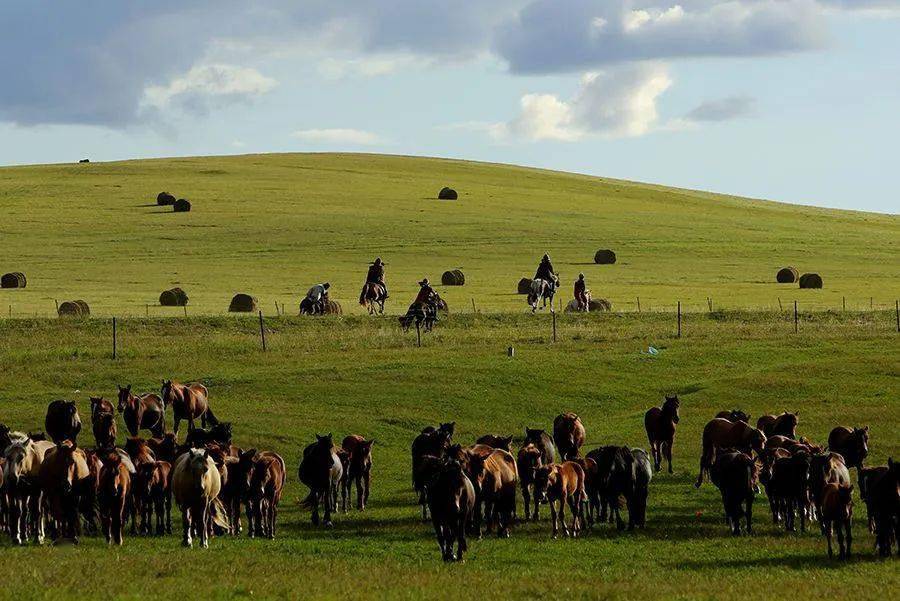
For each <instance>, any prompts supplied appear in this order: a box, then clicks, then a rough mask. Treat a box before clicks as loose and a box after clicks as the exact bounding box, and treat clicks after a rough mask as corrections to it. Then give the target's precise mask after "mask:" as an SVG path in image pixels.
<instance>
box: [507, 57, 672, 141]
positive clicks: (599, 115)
mask: <svg viewBox="0 0 900 601" xmlns="http://www.w3.org/2000/svg"><path fill="white" fill-rule="evenodd" d="M671 85H672V79H671V78H670V77H669V73H668V70H667V69H666V68H665V66H664V65H660V64H655V63H649V64H638V65H634V66H630V67H624V68H620V69H615V70H610V71H605V72H600V73H589V74H587V75H585V76H584V77H583V78H582V81H581V86H580V88H579V89H578V91H577V92H576V93H575V95H574V96H573V98H572V99H571V100H568V101H565V100H560V99H559V98H558V97H557V96H555V95H553V94H528V95H526V96H524V97H523V98H522V100H521V111H520V113H519V115H518V116H516V117H515V118H514V119H512V120H511V121H509V122H507V123H503V124H497V125H495V126H494V127H493V128H492V130H491V133H492V135H494V137H495V138H499V139H505V138H524V139H528V140H535V141H536V140H559V141H566V142H570V141H575V140H580V139H582V138H585V137H590V136H601V137H608V138H622V137H636V136H641V135H644V134H646V133H649V132H650V131H652V130H653V128H654V127H655V126H656V124H657V121H658V119H659V115H658V112H657V107H656V102H657V99H658V98H659V96H660V95H661V94H662V93H663V92H665V91H666V90H667V89H668V88H669V87H670V86H671Z"/></svg>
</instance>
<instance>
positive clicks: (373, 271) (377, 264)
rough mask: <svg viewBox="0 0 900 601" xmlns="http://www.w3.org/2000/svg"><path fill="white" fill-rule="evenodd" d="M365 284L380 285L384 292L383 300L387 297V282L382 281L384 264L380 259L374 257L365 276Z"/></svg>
mask: <svg viewBox="0 0 900 601" xmlns="http://www.w3.org/2000/svg"><path fill="white" fill-rule="evenodd" d="M366 284H380V285H381V288H382V289H383V290H384V298H387V297H388V287H387V282H385V281H384V263H382V262H381V257H376V258H375V261H374V262H372V264H371V265H369V272H368V273H367V274H366Z"/></svg>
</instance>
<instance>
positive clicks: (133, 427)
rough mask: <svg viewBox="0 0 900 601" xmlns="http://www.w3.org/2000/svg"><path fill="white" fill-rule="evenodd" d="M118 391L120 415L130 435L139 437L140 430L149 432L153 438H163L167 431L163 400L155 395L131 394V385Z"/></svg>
mask: <svg viewBox="0 0 900 601" xmlns="http://www.w3.org/2000/svg"><path fill="white" fill-rule="evenodd" d="M118 389H119V413H121V414H122V419H124V420H125V427H126V428H127V429H128V433H129V434H130V435H131V436H137V435H138V432H139V431H140V430H149V431H150V432H151V433H152V434H153V436H155V437H157V438H158V437H161V436H162V435H163V432H165V430H166V408H165V406H164V405H163V402H162V399H161V398H159V396H158V395H155V394H153V393H147V394H142V395H140V396H136V395H134V394H132V392H131V384H129V385H128V386H126V387H125V388H122V387H121V386H119V387H118Z"/></svg>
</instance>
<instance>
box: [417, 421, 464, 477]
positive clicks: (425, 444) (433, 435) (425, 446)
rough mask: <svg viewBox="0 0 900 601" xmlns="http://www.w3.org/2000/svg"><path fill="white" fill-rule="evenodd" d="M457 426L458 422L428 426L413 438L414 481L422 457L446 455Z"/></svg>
mask: <svg viewBox="0 0 900 601" xmlns="http://www.w3.org/2000/svg"><path fill="white" fill-rule="evenodd" d="M455 428H456V422H448V423H445V424H441V425H440V426H438V427H437V428H435V427H433V426H428V427H427V428H424V429H423V430H422V431H421V432H420V433H419V435H418V436H416V437H415V439H413V443H412V448H411V454H412V474H413V480H414V481H415V477H416V472H417V471H418V468H419V462H420V461H421V458H422V457H425V456H426V455H430V456H432V457H444V455H446V453H447V449H449V448H450V443H451V441H452V440H453V432H454V430H455ZM417 490H418V489H417Z"/></svg>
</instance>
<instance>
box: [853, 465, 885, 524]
mask: <svg viewBox="0 0 900 601" xmlns="http://www.w3.org/2000/svg"><path fill="white" fill-rule="evenodd" d="M887 473H888V467H887V466H886V465H879V466H876V467H864V468H862V469H861V470H859V498H860V499H862V500H863V502H864V503H865V504H866V514H867V515H868V516H869V532H870V533H871V534H875V506H874V505H873V504H872V497H871V496H870V494H869V491H870V490H872V487H873V486H875V485H876V483H877V482H878V481H879V480H880V479H881V478H883V477H884V476H885V475H886V474H887Z"/></svg>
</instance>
